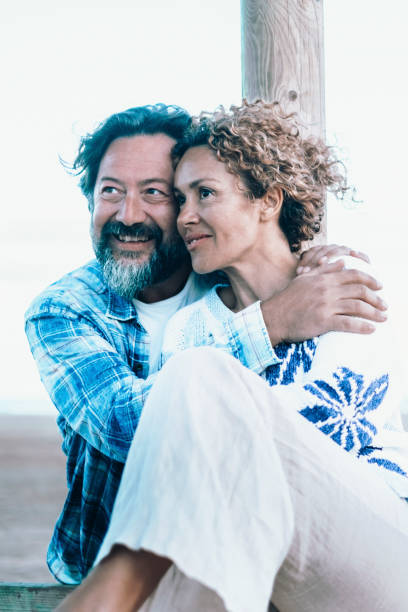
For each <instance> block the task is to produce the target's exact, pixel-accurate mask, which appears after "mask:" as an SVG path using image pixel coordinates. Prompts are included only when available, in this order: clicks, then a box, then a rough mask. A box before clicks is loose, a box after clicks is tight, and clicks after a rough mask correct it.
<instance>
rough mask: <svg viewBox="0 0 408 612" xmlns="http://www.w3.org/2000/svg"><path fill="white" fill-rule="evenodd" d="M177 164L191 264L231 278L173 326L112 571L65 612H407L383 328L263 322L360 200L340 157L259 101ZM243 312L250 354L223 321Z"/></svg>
mask: <svg viewBox="0 0 408 612" xmlns="http://www.w3.org/2000/svg"><path fill="white" fill-rule="evenodd" d="M174 154H175V160H176V161H177V162H178V165H177V169H176V175H175V193H176V199H177V201H178V203H179V206H180V213H179V217H178V228H179V232H180V234H181V235H182V237H183V238H184V241H185V243H186V246H187V248H188V250H189V251H190V253H191V257H192V263H193V267H194V270H195V271H196V272H198V273H200V274H206V273H210V272H214V271H221V272H223V274H224V278H223V280H222V282H220V284H219V285H218V286H216V287H215V288H214V289H212V290H211V291H210V292H209V293H208V294H207V295H206V296H205V297H204V298H203V299H202V300H200V301H199V302H196V303H195V304H192V305H191V306H189V307H187V308H186V309H184V310H182V311H180V312H178V313H177V314H176V315H175V316H174V317H173V318H172V320H170V322H169V324H168V327H167V331H166V336H165V340H164V349H163V361H167V363H166V364H165V365H164V368H163V370H162V372H161V373H160V374H159V375H158V378H157V381H156V383H155V385H154V387H153V390H152V391H151V394H150V396H149V399H148V401H147V403H146V406H145V410H144V413H143V416H142V419H141V422H140V425H139V428H138V430H137V432H136V435H135V438H134V441H133V443H132V447H131V450H130V452H129V457H128V461H127V464H126V468H125V472H124V476H123V481H122V484H121V488H120V491H119V494H118V498H117V502H116V505H115V509H114V513H113V516H112V522H111V526H110V529H109V531H108V534H107V536H106V539H105V542H104V544H103V546H102V549H101V551H100V554H99V556H98V561H100V562H101V563H100V564H99V566H98V567H97V569H96V571H95V572H94V574H93V575H92V574H91V577H90V581H88V579H87V581H88V585H90V589H89V590H88V591H86V589H88V587H87V586H86V587H84V590H83V591H82V593H85V596H86V597H84V598H82V599H81V597H82V595H81V587H80V588H79V589H78V596H77V599H76V601H75V602H74V603H73V604H72V607H71V608H69V607H67V608H62V609H76V610H81V609H88V610H91V609H95V610H98V609H101V610H102V609H115V606H116V609H118V610H119V609H120V610H127V609H129V610H131V609H140V607H141V606H142V608H141V609H143V610H149V611H156V610H200V611H204V610H216V611H218V610H220V611H221V610H225V609H226V610H231V611H233V612H244V611H245V612H246V611H251V612H252V611H258V610H259V611H264V610H266V609H267V606H268V602H269V600H270V598H271V596H272V598H273V601H274V603H275V604H276V605H277V606H278V608H279V609H280V610H281V612H291V611H296V610H302V611H309V610H310V611H312V610H313V611H314V612H316V611H330V612H335V611H340V610H354V609H362V610H390V609H392V610H401V611H403V610H406V609H407V608H408V586H407V582H406V578H405V574H406V570H405V567H406V564H407V562H408V552H407V551H408V547H407V544H408V506H407V504H406V499H405V498H408V443H407V434H405V432H404V431H403V429H402V427H401V422H400V416H399V413H398V409H397V407H398V403H397V399H396V394H397V389H396V388H395V386H394V382H393V380H392V378H391V376H390V373H389V371H388V361H389V359H390V358H391V353H384V348H383V347H382V345H381V344H380V343H379V342H380V333H382V334H383V335H384V336H386V335H387V333H388V332H387V330H386V329H384V330H381V331H380V330H379V331H377V333H376V334H375V335H374V336H370V337H367V338H363V339H362V338H361V337H359V336H352V335H342V334H334V333H333V334H326V335H325V336H323V337H321V338H313V339H310V340H309V341H307V342H299V343H296V342H294V343H292V344H286V343H281V344H278V346H276V347H275V350H274V349H273V348H272V346H271V344H270V342H269V339H268V336H267V334H265V333H263V330H262V319H261V317H260V310H259V301H260V300H263V299H265V298H268V297H270V296H271V295H272V294H273V293H275V292H277V291H280V290H282V289H283V288H284V287H285V286H286V285H287V284H288V282H289V281H290V280H291V278H292V277H293V276H294V275H295V273H296V266H297V264H298V257H297V252H298V251H299V248H300V245H301V242H302V241H304V240H310V239H312V238H313V236H314V235H315V234H316V233H317V232H318V231H319V228H320V220H321V215H322V210H323V206H324V199H325V193H326V190H327V189H331V190H333V191H334V192H336V193H340V194H342V193H344V192H345V190H346V186H345V182H344V180H343V177H342V175H341V172H340V171H339V167H340V166H339V164H338V163H337V160H336V159H335V158H334V157H333V156H332V154H331V151H330V150H329V149H328V148H327V147H326V146H325V145H324V144H323V143H321V142H318V141H314V140H312V139H307V138H303V137H302V136H301V133H300V131H299V128H298V125H297V124H296V121H295V119H294V118H293V117H285V116H283V115H282V112H281V111H280V109H279V107H278V106H276V105H267V104H264V103H262V102H257V103H255V104H247V103H245V102H244V104H243V105H242V106H241V107H232V108H231V111H230V112H224V111H223V110H220V111H217V112H216V113H214V114H213V115H206V116H203V117H201V119H199V120H198V121H197V122H196V124H195V125H194V126H193V128H192V130H191V133H190V135H189V136H188V137H187V138H186V140H185V141H184V142H182V143H180V145H178V146H177V148H176V150H175V153H174ZM248 307H249V312H250V313H251V314H250V316H249V318H248V319H247V320H248V324H249V325H251V326H253V327H254V329H258V330H259V335H258V338H259V342H257V343H256V346H252V347H248V346H242V344H241V343H240V341H239V338H236V337H232V336H231V334H230V333H229V327H228V321H229V320H230V318H231V317H233V316H234V313H235V312H238V311H240V310H242V309H243V308H248ZM199 346H203V347H205V348H197V347H199ZM214 348H216V349H222V350H214ZM186 349H190V350H186ZM232 357H235V358H236V359H233V358H232ZM238 360H239V361H241V364H242V365H241V364H240V363H239V361H238ZM243 366H246V367H243ZM250 370H252V371H250ZM180 371H182V372H183V378H182V384H181V383H180V381H179V380H178V374H179V373H180ZM258 375H260V376H258ZM152 432H154V436H152ZM112 547H113V548H112ZM171 564H173V565H172V566H171V568H170V570H169V571H167V570H168V569H169V567H170V565H171ZM166 571H167V573H166ZM164 574H165V576H164ZM163 576H164V577H163ZM162 577H163V579H162V580H161V582H160V584H159V587H158V588H157V589H156V590H155V592H154V593H153V595H152V596H151V594H152V592H153V591H154V589H155V587H156V586H157V584H158V583H159V581H160V579H161V578H162ZM116 580H117V582H115V581H116ZM87 581H86V582H87ZM112 584H114V585H115V586H114V589H113V590H114V591H115V593H114V595H113V600H112V601H113V602H114V604H112V602H111V603H110V604H108V603H107V602H108V592H109V591H110V592H111V593H112V587H111V585H112ZM89 592H91V597H90V598H89V597H88V595H87V593H89ZM95 594H96V596H95ZM92 596H93V597H94V599H93V600H92ZM87 597H88V599H87ZM98 597H99V600H98ZM147 598H148V599H147ZM146 599H147V601H146V602H145V603H144V604H143V602H144V601H145V600H146ZM91 601H92V605H91ZM98 602H99V603H98ZM105 605H106V607H104V606H105ZM81 606H83V607H81Z"/></svg>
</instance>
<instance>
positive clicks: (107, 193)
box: [101, 185, 124, 202]
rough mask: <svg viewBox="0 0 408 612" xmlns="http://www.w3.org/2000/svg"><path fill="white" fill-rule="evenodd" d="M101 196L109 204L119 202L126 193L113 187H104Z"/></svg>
mask: <svg viewBox="0 0 408 612" xmlns="http://www.w3.org/2000/svg"><path fill="white" fill-rule="evenodd" d="M101 195H102V197H103V198H104V199H105V200H108V201H109V202H119V201H120V200H121V199H122V198H123V197H124V192H123V191H122V190H121V189H118V187H114V186H113V185H104V186H103V187H102V188H101Z"/></svg>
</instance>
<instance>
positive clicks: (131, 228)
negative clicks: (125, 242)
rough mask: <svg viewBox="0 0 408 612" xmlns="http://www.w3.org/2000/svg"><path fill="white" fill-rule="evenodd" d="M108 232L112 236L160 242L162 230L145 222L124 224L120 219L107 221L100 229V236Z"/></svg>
mask: <svg viewBox="0 0 408 612" xmlns="http://www.w3.org/2000/svg"><path fill="white" fill-rule="evenodd" d="M109 234H113V235H114V236H126V237H128V238H133V239H135V240H156V242H157V244H160V243H161V241H162V237H163V232H162V230H161V229H160V227H159V226H158V225H146V224H145V223H134V224H133V225H125V224H124V223H121V222H120V221H108V223H106V224H105V226H104V228H103V230H102V238H105V239H106V238H107V237H108V236H109Z"/></svg>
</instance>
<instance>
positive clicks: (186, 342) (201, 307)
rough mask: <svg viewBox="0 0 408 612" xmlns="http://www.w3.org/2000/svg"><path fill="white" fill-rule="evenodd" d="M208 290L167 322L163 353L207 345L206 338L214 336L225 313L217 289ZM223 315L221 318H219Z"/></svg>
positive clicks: (220, 325)
mask: <svg viewBox="0 0 408 612" xmlns="http://www.w3.org/2000/svg"><path fill="white" fill-rule="evenodd" d="M218 286H219V285H217V286H215V287H212V288H211V289H209V290H208V291H207V292H206V293H205V294H204V295H203V296H202V297H201V298H200V299H199V300H197V301H196V302H193V303H192V304H189V305H188V306H185V307H184V308H181V309H180V310H179V311H177V312H176V313H175V314H174V315H173V316H172V317H171V318H170V319H169V321H168V322H167V325H166V329H165V333H164V340H163V353H164V354H170V353H171V354H172V353H174V352H176V351H179V350H184V349H186V348H188V347H192V346H200V345H202V344H207V343H208V336H211V335H212V334H214V335H216V334H217V330H218V329H219V328H220V329H221V327H222V318H223V316H224V317H226V316H227V313H224V312H223V309H226V307H225V306H223V305H222V302H221V300H220V298H219V297H218V294H217V287H218ZM221 315H223V316H221Z"/></svg>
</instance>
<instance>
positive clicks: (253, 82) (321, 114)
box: [241, 0, 327, 248]
mask: <svg viewBox="0 0 408 612" xmlns="http://www.w3.org/2000/svg"><path fill="white" fill-rule="evenodd" d="M241 46H242V95H243V97H244V98H247V100H248V101H250V102H253V101H254V100H256V99H257V98H261V99H262V100H265V101H266V102H275V101H278V102H280V103H281V104H282V106H283V107H284V108H285V110H288V111H290V112H292V111H296V112H297V113H298V114H299V118H300V119H301V120H302V122H303V123H304V124H305V126H307V132H308V133H309V134H313V135H315V136H318V137H320V138H322V139H323V140H324V139H325V135H326V131H325V99H324V51H323V1H322V0H241ZM326 230H327V228H326V218H325V219H324V220H323V223H322V229H321V232H320V234H318V236H316V238H315V240H313V242H312V243H310V245H308V244H305V245H304V247H305V248H307V247H308V246H313V245H314V244H318V243H324V242H326V234H327V231H326Z"/></svg>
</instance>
